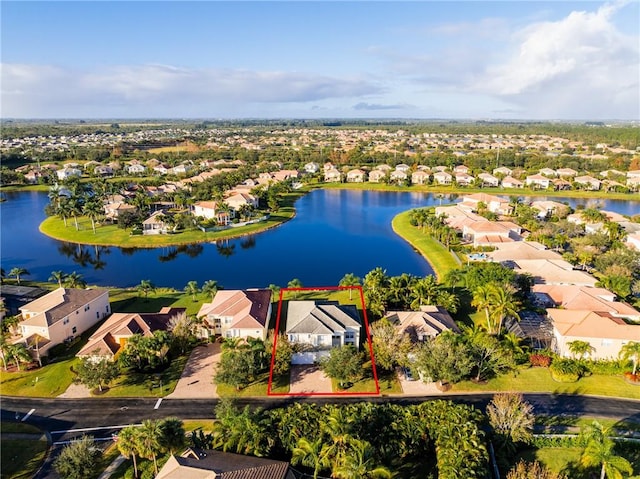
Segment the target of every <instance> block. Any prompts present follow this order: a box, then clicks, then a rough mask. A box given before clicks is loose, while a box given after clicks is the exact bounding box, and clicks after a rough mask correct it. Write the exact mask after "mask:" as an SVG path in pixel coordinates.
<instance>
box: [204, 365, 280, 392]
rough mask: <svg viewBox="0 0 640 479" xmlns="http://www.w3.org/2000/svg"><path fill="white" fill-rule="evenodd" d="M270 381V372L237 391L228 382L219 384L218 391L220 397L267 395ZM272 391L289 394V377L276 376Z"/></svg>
mask: <svg viewBox="0 0 640 479" xmlns="http://www.w3.org/2000/svg"><path fill="white" fill-rule="evenodd" d="M268 383H269V372H268V371H267V372H266V373H264V374H262V376H260V377H259V378H258V379H257V380H255V381H254V382H252V383H251V384H249V385H248V386H247V387H245V388H243V389H241V390H240V391H236V388H235V387H233V386H230V385H228V384H218V385H217V387H216V391H217V392H218V395H219V396H220V397H229V398H239V397H253V396H266V395H267V385H268ZM271 392H272V393H276V394H287V393H288V392H289V378H288V377H274V378H273V384H272V385H271Z"/></svg>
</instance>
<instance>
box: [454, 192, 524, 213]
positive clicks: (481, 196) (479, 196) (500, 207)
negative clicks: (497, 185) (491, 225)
mask: <svg viewBox="0 0 640 479" xmlns="http://www.w3.org/2000/svg"><path fill="white" fill-rule="evenodd" d="M480 203H483V204H484V205H485V207H486V208H487V210H489V211H491V212H492V213H495V214H497V215H510V214H511V213H512V212H513V207H512V206H511V205H510V204H509V201H508V200H505V199H504V198H500V197H499V196H494V195H488V194H486V193H474V194H472V195H465V196H463V197H462V201H461V202H460V203H459V204H458V206H460V207H461V208H468V209H469V210H471V211H473V212H477V211H478V205H479V204H480Z"/></svg>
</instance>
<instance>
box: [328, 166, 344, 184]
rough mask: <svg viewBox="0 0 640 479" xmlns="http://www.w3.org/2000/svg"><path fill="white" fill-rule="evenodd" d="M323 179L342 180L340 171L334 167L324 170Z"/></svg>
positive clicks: (329, 181)
mask: <svg viewBox="0 0 640 479" xmlns="http://www.w3.org/2000/svg"><path fill="white" fill-rule="evenodd" d="M324 181H326V182H327V183H332V182H340V181H342V173H340V171H338V170H337V169H335V168H333V169H330V170H325V172H324Z"/></svg>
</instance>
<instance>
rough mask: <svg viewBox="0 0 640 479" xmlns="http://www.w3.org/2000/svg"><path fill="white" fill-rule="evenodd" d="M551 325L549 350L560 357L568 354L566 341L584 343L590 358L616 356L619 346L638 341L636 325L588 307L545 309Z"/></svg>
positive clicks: (638, 335) (638, 331)
mask: <svg viewBox="0 0 640 479" xmlns="http://www.w3.org/2000/svg"><path fill="white" fill-rule="evenodd" d="M547 316H548V318H549V320H550V322H551V324H552V325H553V337H554V341H553V343H552V349H553V350H554V351H555V352H556V353H558V354H559V355H561V356H566V357H571V356H572V353H571V351H570V350H569V343H571V342H573V341H585V342H588V343H589V344H590V345H591V347H592V350H591V351H590V352H589V357H590V358H591V359H596V360H597V359H618V357H619V354H620V350H621V349H622V346H623V345H625V344H626V343H628V342H630V341H636V342H640V324H629V323H627V322H626V321H625V320H624V319H621V318H617V317H614V316H612V315H611V314H609V313H603V312H598V311H591V310H575V309H574V310H568V309H554V308H550V309H547Z"/></svg>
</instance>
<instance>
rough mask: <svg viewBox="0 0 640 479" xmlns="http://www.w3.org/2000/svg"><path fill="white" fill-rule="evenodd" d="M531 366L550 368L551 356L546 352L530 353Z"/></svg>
mask: <svg viewBox="0 0 640 479" xmlns="http://www.w3.org/2000/svg"><path fill="white" fill-rule="evenodd" d="M529 363H531V366H536V367H542V368H548V367H549V366H550V365H551V356H549V355H548V354H546V353H534V354H530V355H529Z"/></svg>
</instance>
